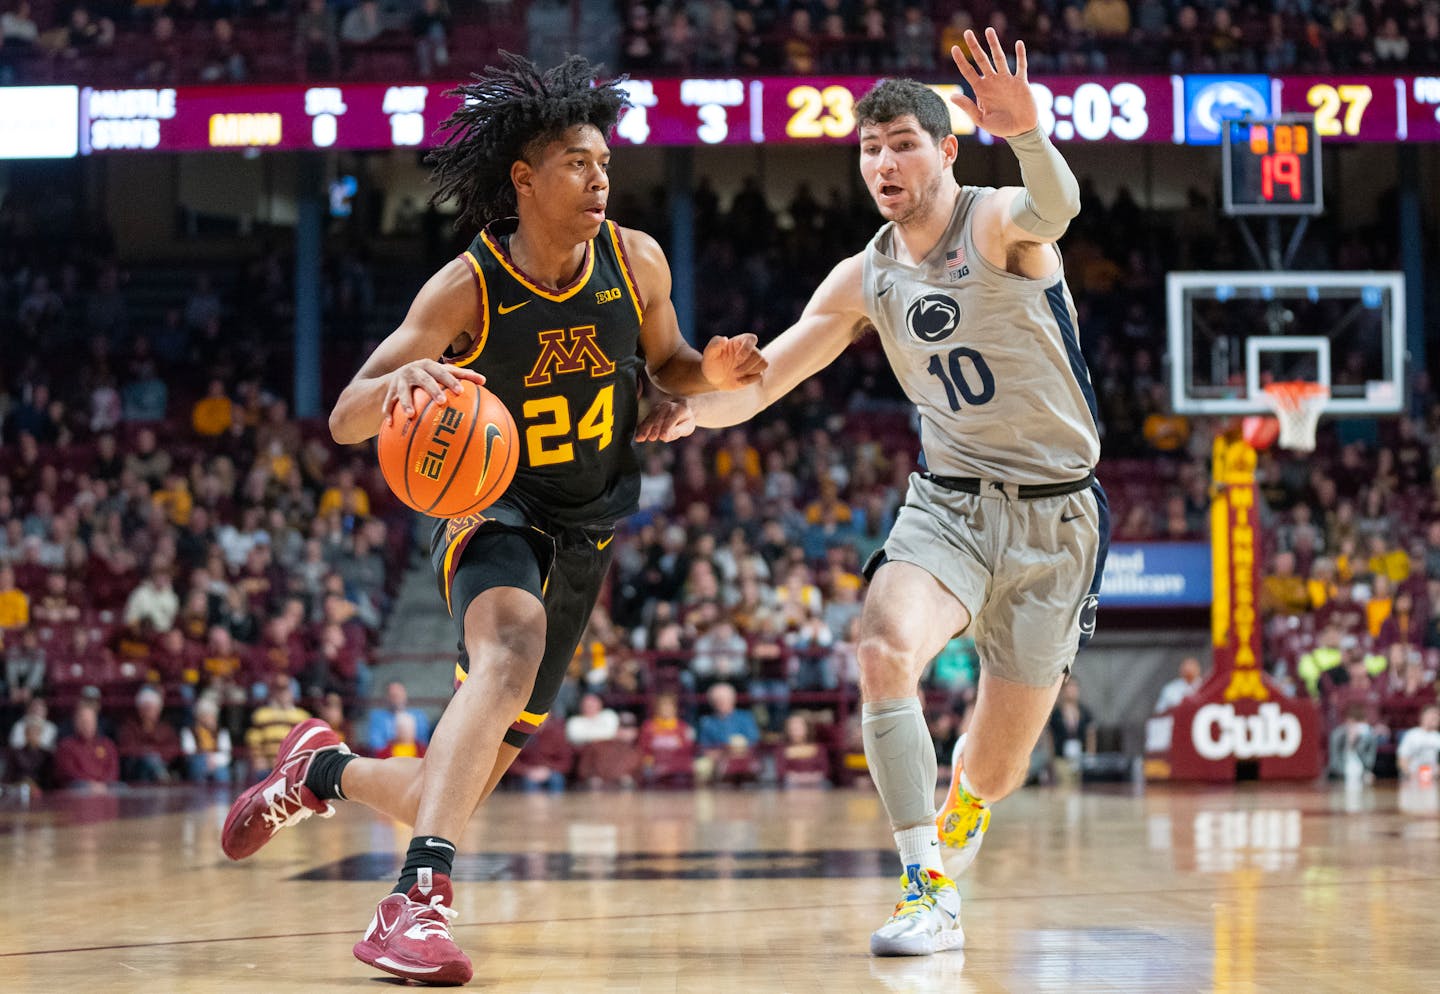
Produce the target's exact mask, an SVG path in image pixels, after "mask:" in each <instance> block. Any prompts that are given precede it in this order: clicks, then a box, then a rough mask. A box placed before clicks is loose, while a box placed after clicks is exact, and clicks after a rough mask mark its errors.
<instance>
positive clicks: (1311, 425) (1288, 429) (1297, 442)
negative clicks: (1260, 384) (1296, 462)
mask: <svg viewBox="0 0 1440 994" xmlns="http://www.w3.org/2000/svg"><path fill="white" fill-rule="evenodd" d="M1329 399H1330V388H1329V387H1327V386H1324V385H1322V384H1320V383H1311V382H1310V381H1308V380H1287V381H1284V382H1281V383H1271V384H1269V385H1268V386H1266V387H1265V402H1266V403H1268V404H1269V405H1270V407H1271V408H1272V409H1273V410H1274V411H1275V417H1276V418H1277V419H1278V420H1279V421H1280V447H1281V448H1283V449H1294V450H1295V451H1296V452H1313V451H1314V450H1315V426H1316V425H1318V424H1319V423H1320V413H1321V412H1322V411H1324V410H1325V404H1326V402H1327V401H1329Z"/></svg>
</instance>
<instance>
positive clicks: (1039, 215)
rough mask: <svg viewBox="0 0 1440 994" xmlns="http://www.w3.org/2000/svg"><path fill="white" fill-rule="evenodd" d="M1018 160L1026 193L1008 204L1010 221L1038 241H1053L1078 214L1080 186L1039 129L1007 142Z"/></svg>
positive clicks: (1057, 151)
mask: <svg viewBox="0 0 1440 994" xmlns="http://www.w3.org/2000/svg"><path fill="white" fill-rule="evenodd" d="M1007 141H1008V142H1009V144H1010V149H1011V151H1013V152H1014V153H1015V158H1017V159H1019V160H1020V178H1021V180H1022V181H1023V182H1024V184H1025V192H1024V194H1022V195H1021V196H1018V197H1016V198H1015V199H1014V200H1013V201H1011V204H1010V220H1011V221H1013V222H1014V223H1015V226H1016V227H1017V228H1020V229H1021V230H1022V231H1028V232H1029V233H1030V234H1032V235H1034V236H1035V237H1037V238H1041V239H1044V240H1046V241H1054V240H1055V239H1057V238H1059V237H1060V236H1061V235H1063V234H1065V229H1066V228H1068V227H1069V226H1070V219H1071V218H1073V217H1075V216H1076V215H1077V214H1079V213H1080V184H1079V183H1077V182H1076V180H1075V174H1074V173H1072V172H1071V171H1070V167H1069V166H1068V165H1066V163H1065V158H1064V156H1062V155H1061V154H1060V151H1059V149H1057V148H1056V147H1055V146H1054V145H1052V144H1051V143H1050V139H1049V138H1047V137H1046V136H1045V132H1044V131H1042V130H1040V128H1038V127H1037V128H1035V129H1034V130H1032V131H1027V132H1025V133H1024V134H1023V135H1016V136H1015V137H1013V138H1009V139H1007Z"/></svg>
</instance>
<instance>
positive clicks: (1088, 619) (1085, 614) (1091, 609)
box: [1077, 594, 1100, 645]
mask: <svg viewBox="0 0 1440 994" xmlns="http://www.w3.org/2000/svg"><path fill="white" fill-rule="evenodd" d="M1099 611H1100V598H1099V597H1096V596H1095V595H1094V594H1086V595H1085V599H1084V600H1082V601H1081V602H1080V614H1079V617H1078V619H1077V621H1078V623H1079V625H1080V644H1081V645H1084V644H1085V643H1086V642H1088V641H1090V636H1092V635H1094V634H1095V615H1096V614H1098V613H1099Z"/></svg>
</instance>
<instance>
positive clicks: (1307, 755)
mask: <svg viewBox="0 0 1440 994" xmlns="http://www.w3.org/2000/svg"><path fill="white" fill-rule="evenodd" d="M1214 488H1215V492H1214V497H1213V499H1212V502H1211V506H1210V540H1211V563H1212V566H1213V570H1214V574H1213V578H1212V581H1213V590H1214V601H1213V607H1212V608H1211V615H1210V618H1211V640H1212V643H1213V647H1214V658H1215V668H1214V669H1213V670H1212V671H1211V673H1210V676H1209V677H1208V678H1207V679H1206V680H1205V682H1204V683H1202V684H1201V685H1200V687H1199V689H1197V690H1196V691H1195V693H1194V694H1192V695H1191V696H1190V697H1188V698H1186V699H1185V701H1184V702H1182V703H1181V704H1180V705H1178V706H1177V707H1175V708H1174V709H1173V710H1171V711H1170V712H1168V713H1166V714H1162V715H1157V716H1156V717H1154V718H1151V719H1150V721H1149V723H1148V725H1147V727H1146V742H1145V751H1146V763H1145V768H1146V773H1147V775H1149V776H1151V777H1154V778H1157V779H1173V780H1234V779H1235V777H1236V773H1237V768H1236V767H1237V764H1239V763H1247V764H1249V763H1253V764H1255V768H1256V772H1257V774H1258V775H1259V777H1260V778H1261V779H1262V780H1268V779H1288V778H1296V779H1303V778H1310V777H1315V776H1319V774H1320V746H1321V736H1322V729H1321V725H1320V713H1319V709H1318V708H1317V707H1316V705H1315V702H1314V701H1312V700H1310V699H1309V698H1303V697H1287V696H1285V695H1284V694H1282V693H1281V692H1280V690H1279V688H1278V687H1276V685H1275V684H1273V683H1271V681H1270V680H1269V679H1268V678H1267V677H1266V675H1265V666H1264V662H1265V659H1264V645H1263V640H1262V625H1261V618H1260V597H1259V594H1260V548H1261V544H1260V507H1259V500H1260V495H1259V492H1258V489H1257V488H1256V486H1255V450H1254V449H1252V448H1251V447H1250V446H1249V445H1247V444H1246V443H1245V442H1244V440H1243V439H1234V440H1231V439H1227V438H1226V437H1225V436H1223V435H1222V436H1220V437H1218V438H1217V439H1216V440H1215V466H1214Z"/></svg>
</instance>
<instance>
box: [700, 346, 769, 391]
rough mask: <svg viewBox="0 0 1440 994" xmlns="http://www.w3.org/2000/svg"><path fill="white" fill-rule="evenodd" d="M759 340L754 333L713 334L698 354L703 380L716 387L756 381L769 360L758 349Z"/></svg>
mask: <svg viewBox="0 0 1440 994" xmlns="http://www.w3.org/2000/svg"><path fill="white" fill-rule="evenodd" d="M759 341H760V340H759V339H758V338H756V337H755V336H754V335H736V336H735V337H734V338H725V337H724V336H723V335H716V336H715V337H714V338H712V339H710V341H709V343H707V344H706V346H705V352H704V354H702V355H701V357H700V372H701V374H702V375H704V377H705V381H706V382H707V383H709V384H710V385H711V386H713V387H714V388H715V389H716V390H738V389H739V388H740V387H748V386H749V385H750V384H752V383H756V382H758V381H759V379H760V374H761V373H763V372H765V367H766V366H768V365H770V360H768V359H766V358H765V356H763V355H761V353H760V345H759Z"/></svg>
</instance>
